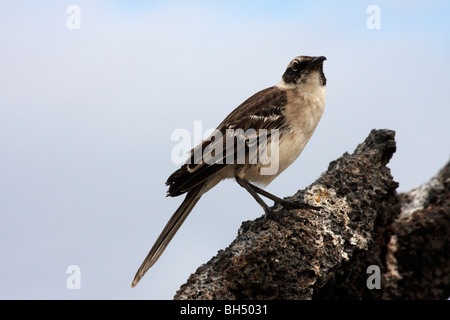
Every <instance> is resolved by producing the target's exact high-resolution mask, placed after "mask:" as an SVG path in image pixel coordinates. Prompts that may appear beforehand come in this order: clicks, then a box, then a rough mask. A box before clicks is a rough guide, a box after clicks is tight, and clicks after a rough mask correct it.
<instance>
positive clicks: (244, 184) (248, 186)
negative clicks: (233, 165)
mask: <svg viewBox="0 0 450 320" xmlns="http://www.w3.org/2000/svg"><path fill="white" fill-rule="evenodd" d="M235 179H236V181H237V183H239V185H240V186H241V187H242V188H244V189H245V190H247V191H248V192H249V193H250V194H251V195H252V197H253V198H254V199H255V200H256V202H258V203H259V205H260V206H261V207H262V208H263V209H264V211H265V212H266V213H267V214H269V213H270V208H269V206H268V205H267V204H266V203H265V202H264V200H263V199H261V197H260V196H259V195H258V193H256V191H255V190H254V189H253V185H252V184H250V183H249V182H248V181H247V180H245V179H241V178H239V177H238V176H235Z"/></svg>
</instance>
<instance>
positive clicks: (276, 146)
mask: <svg viewBox="0 0 450 320" xmlns="http://www.w3.org/2000/svg"><path fill="white" fill-rule="evenodd" d="M325 60H326V58H325V57H323V56H320V57H310V56H299V57H296V58H294V59H293V60H292V61H291V62H290V63H289V65H288V66H287V68H286V71H285V72H284V74H283V76H282V79H281V81H280V82H279V83H278V84H276V85H275V86H273V87H270V88H267V89H264V90H262V91H259V92H258V93H256V94H254V95H253V96H251V97H250V98H248V99H247V100H245V101H244V102H243V103H242V104H241V105H240V106H238V107H237V108H236V109H234V110H233V111H232V112H231V113H230V114H229V115H228V116H227V117H226V118H225V119H224V120H223V121H222V123H221V124H220V125H219V126H218V127H217V129H216V130H215V131H214V133H213V134H212V135H211V136H210V137H209V138H208V139H205V140H204V141H203V142H202V143H200V144H199V145H198V146H196V147H195V148H194V149H192V150H191V153H190V157H189V159H188V160H187V161H186V163H185V164H183V165H182V166H181V168H180V169H178V170H176V171H175V172H174V173H173V174H172V175H171V176H170V177H169V178H168V180H167V182H166V185H167V186H169V190H168V192H167V195H168V196H171V197H176V196H179V195H182V194H186V197H185V198H184V201H183V203H182V204H181V205H180V207H179V208H178V209H177V210H176V211H175V213H174V214H173V215H172V217H171V218H170V220H169V222H168V223H167V225H166V226H165V227H164V230H163V231H162V232H161V234H160V236H159V237H158V239H157V240H156V242H155V244H154V245H153V247H152V248H151V250H150V252H149V253H148V255H147V257H146V258H145V260H144V262H143V263H142V265H141V266H140V268H139V269H138V271H137V273H136V275H135V277H134V280H133V282H132V284H131V286H132V287H134V286H136V284H137V283H138V282H139V280H140V279H141V278H142V277H143V276H144V274H145V273H146V272H147V270H148V269H149V268H150V267H151V266H152V265H153V264H154V263H155V262H156V261H157V260H158V258H159V257H160V256H161V254H162V253H163V251H164V249H165V248H166V247H167V245H168V244H169V242H170V240H171V239H172V238H173V236H174V235H175V233H176V232H177V231H178V229H179V228H180V226H181V224H182V223H183V222H184V220H185V219H186V217H187V216H188V215H189V213H190V212H191V211H192V209H193V208H194V206H195V204H196V203H197V201H198V200H199V199H200V197H201V196H202V195H203V194H205V192H207V191H208V190H210V189H211V188H212V187H214V186H215V185H217V184H218V183H219V182H220V181H222V180H223V179H227V178H234V179H235V180H236V182H237V183H238V184H239V185H240V186H241V187H243V188H245V189H246V190H247V191H248V192H249V193H250V194H251V195H252V196H253V198H255V200H256V201H257V202H258V203H259V204H260V205H261V206H262V207H263V209H264V210H265V211H266V212H269V211H270V209H269V207H268V206H267V204H266V203H265V202H264V201H263V200H262V199H261V197H260V196H259V195H262V196H264V197H267V198H269V199H271V200H273V201H274V202H276V203H279V204H281V205H282V206H284V207H288V208H312V209H318V208H317V207H313V206H311V205H308V204H306V203H299V202H293V201H288V200H285V199H281V198H279V197H277V196H275V195H273V194H271V193H269V192H267V191H265V190H263V189H262V188H260V187H258V186H256V185H255V184H258V185H260V186H262V187H264V186H267V185H268V184H269V183H270V182H271V181H272V180H273V179H275V178H276V177H277V176H278V175H279V174H280V173H281V172H283V171H284V170H285V169H286V168H287V167H289V166H290V165H291V164H292V162H294V160H295V159H297V157H298V156H299V155H300V153H301V152H302V151H303V148H304V147H305V145H306V143H307V142H308V141H309V139H310V138H311V136H312V134H313V133H314V130H315V129H316V126H317V124H318V123H319V120H320V118H321V116H322V113H323V111H324V108H325V91H326V82H327V80H326V78H325V75H324V73H323V62H324V61H325ZM224 151H225V152H224ZM269 153H270V156H268V154H269ZM262 155H265V157H264V156H262ZM267 160H270V161H269V162H268V161H267Z"/></svg>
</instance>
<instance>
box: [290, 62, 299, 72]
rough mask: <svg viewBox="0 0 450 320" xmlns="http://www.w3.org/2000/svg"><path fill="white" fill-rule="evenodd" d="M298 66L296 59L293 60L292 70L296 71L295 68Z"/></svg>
mask: <svg viewBox="0 0 450 320" xmlns="http://www.w3.org/2000/svg"><path fill="white" fill-rule="evenodd" d="M298 67H299V64H298V62H297V61H295V62H294V63H293V64H292V71H297V70H298Z"/></svg>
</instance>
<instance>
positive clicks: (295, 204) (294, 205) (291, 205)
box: [236, 178, 322, 210]
mask: <svg viewBox="0 0 450 320" xmlns="http://www.w3.org/2000/svg"><path fill="white" fill-rule="evenodd" d="M236 179H238V178H236ZM241 180H243V181H245V182H246V183H247V186H248V187H249V188H251V189H253V191H254V192H255V193H259V194H260V195H262V196H264V197H267V198H269V199H271V200H273V201H274V202H276V203H278V204H280V205H282V206H283V207H285V208H287V209H313V210H320V209H322V208H321V207H316V206H313V205H310V204H308V203H304V202H299V201H288V200H284V199H281V198H278V197H277V196H276V195H274V194H271V193H270V192H267V191H266V190H264V189H261V188H259V187H257V186H255V185H253V184H251V183H250V182H248V181H246V180H244V179H241ZM238 183H239V181H238ZM239 184H240V183H239ZM246 189H247V188H246ZM247 190H248V189H247ZM249 192H250V191H249ZM250 193H251V192H250ZM258 198H259V197H258ZM260 199H261V198H260Z"/></svg>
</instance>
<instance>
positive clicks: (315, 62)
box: [308, 56, 327, 67]
mask: <svg viewBox="0 0 450 320" xmlns="http://www.w3.org/2000/svg"><path fill="white" fill-rule="evenodd" d="M325 60H327V58H325V57H324V56H320V57H315V58H314V59H313V60H311V62H310V63H308V67H310V66H314V65H318V64H321V63H322V62H324V61H325Z"/></svg>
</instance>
